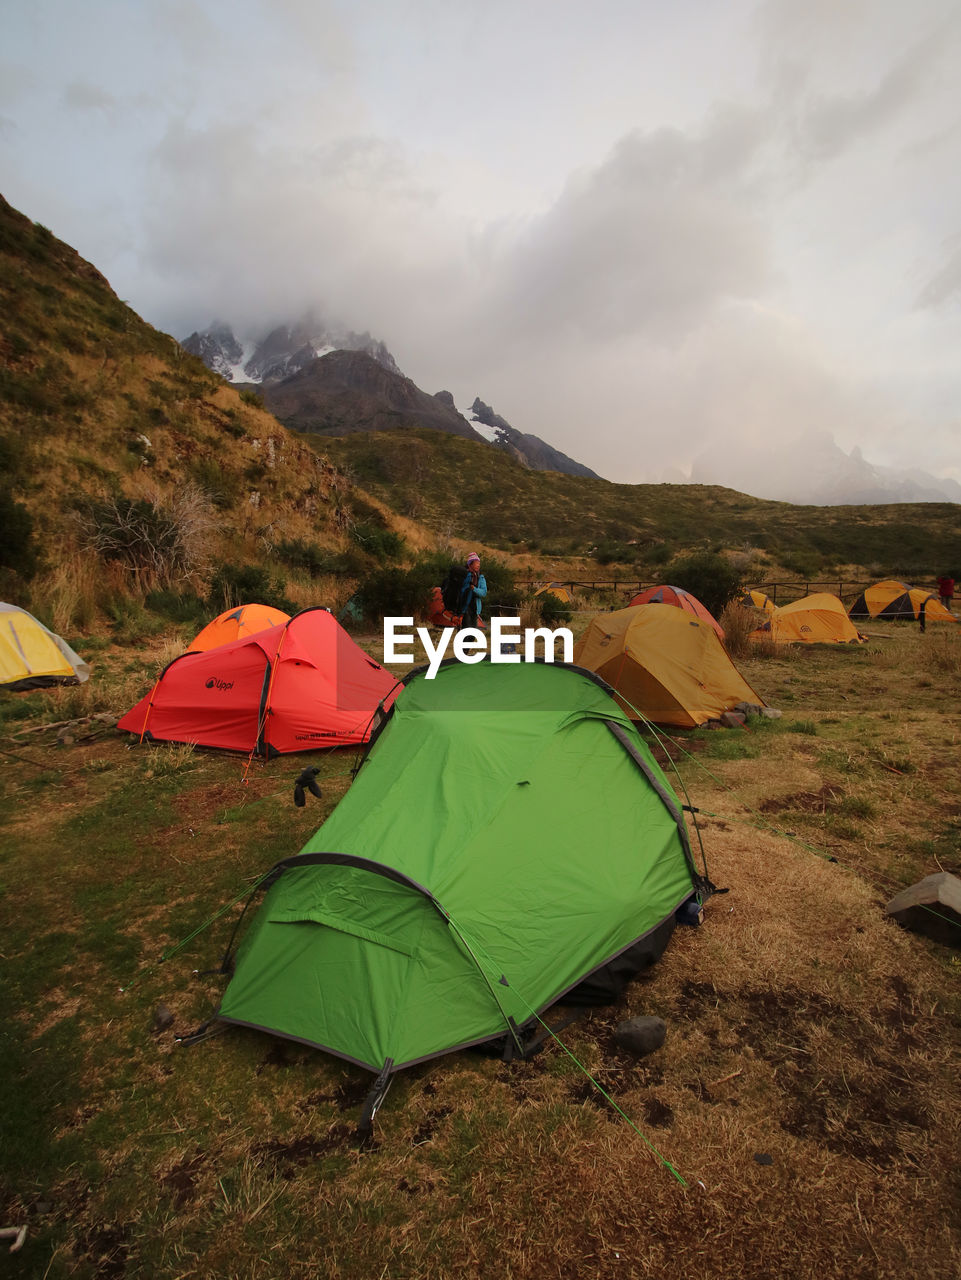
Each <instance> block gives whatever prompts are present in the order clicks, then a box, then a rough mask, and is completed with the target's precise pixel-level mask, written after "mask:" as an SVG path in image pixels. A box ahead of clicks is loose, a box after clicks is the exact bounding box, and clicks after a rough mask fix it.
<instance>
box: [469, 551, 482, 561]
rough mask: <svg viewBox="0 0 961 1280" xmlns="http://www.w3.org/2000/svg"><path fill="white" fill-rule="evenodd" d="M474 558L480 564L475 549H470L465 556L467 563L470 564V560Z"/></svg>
mask: <svg viewBox="0 0 961 1280" xmlns="http://www.w3.org/2000/svg"><path fill="white" fill-rule="evenodd" d="M474 560H476V561H477V563H478V564H480V556H479V555H478V554H477V552H476V551H472V552H471V553H470V555H469V556H468V557H467V563H468V564H471V562H472V561H474Z"/></svg>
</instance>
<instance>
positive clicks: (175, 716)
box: [117, 609, 397, 756]
mask: <svg viewBox="0 0 961 1280" xmlns="http://www.w3.org/2000/svg"><path fill="white" fill-rule="evenodd" d="M396 689H397V681H396V680H395V678H394V677H393V676H392V675H391V674H390V672H388V671H385V670H384V668H383V667H382V666H381V665H380V663H379V662H375V661H374V659H373V658H371V657H369V656H368V655H367V654H366V653H364V651H363V649H361V648H360V646H359V645H357V644H356V643H355V642H354V641H353V640H352V639H351V637H350V636H349V635H348V634H347V632H346V631H345V630H344V629H343V627H342V626H341V625H340V624H339V623H338V622H337V620H336V618H334V616H333V614H331V613H329V612H328V610H326V609H304V610H302V611H301V612H300V613H297V614H295V615H294V616H293V617H292V618H291V619H290V620H289V621H288V622H285V623H284V624H283V625H282V626H277V627H270V628H269V629H268V630H266V631H258V632H256V633H255V634H254V635H251V636H247V637H246V638H244V639H240V640H234V641H233V642H232V643H230V644H223V645H220V646H219V647H218V648H216V649H208V650H207V651H206V652H202V653H184V654H181V656H180V657H179V658H175V659H174V660H173V662H171V663H169V664H168V665H167V666H166V667H165V668H164V670H163V671H162V672H161V674H160V678H159V679H158V680H157V683H156V684H155V685H154V687H153V689H152V690H151V692H150V693H149V694H148V695H147V696H146V697H144V698H142V699H141V700H140V702H138V703H137V705H136V706H135V707H133V708H131V710H130V711H128V712H127V714H126V715H125V716H123V717H122V719H121V720H120V721H119V722H118V725H117V727H118V729H122V730H124V731H126V732H128V733H136V734H138V735H139V736H140V737H141V738H147V739H149V740H152V741H163V742H191V743H194V744H195V745H197V746H203V747H220V748H223V749H224V750H228V751H252V752H256V753H257V754H259V755H263V756H273V755H277V754H279V753H282V752H288V751H310V750H313V749H316V748H318V747H334V746H345V745H350V744H357V743H360V742H364V741H366V739H367V737H368V735H369V733H370V724H371V720H372V719H373V716H374V713H375V711H376V710H377V707H378V706H379V705H380V703H381V702H382V701H384V700H385V699H390V698H391V697H392V695H393V693H394V692H395V690H396Z"/></svg>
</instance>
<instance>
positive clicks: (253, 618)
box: [188, 604, 290, 653]
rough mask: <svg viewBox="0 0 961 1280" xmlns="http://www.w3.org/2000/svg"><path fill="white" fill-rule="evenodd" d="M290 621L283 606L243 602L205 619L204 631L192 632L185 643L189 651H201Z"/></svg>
mask: <svg viewBox="0 0 961 1280" xmlns="http://www.w3.org/2000/svg"><path fill="white" fill-rule="evenodd" d="M289 621H290V614H289V613H284V612H283V610H282V609H272V608H271V607H270V605H269V604H242V605H240V606H239V607H238V608H236V609H228V610H226V612H225V613H222V614H220V615H219V616H218V617H216V618H214V620H213V622H208V623H207V625H206V626H205V627H204V629H203V631H201V632H199V633H198V634H197V635H195V636H194V638H193V640H191V642H190V644H189V645H188V651H189V652H190V653H201V652H203V651H205V650H207V649H216V648H217V646H218V645H221V644H229V643H230V641H231V640H243V639H244V638H245V637H246V636H252V635H254V634H255V633H256V632H258V631H266V630H267V628H268V627H279V626H282V625H283V624H284V623H285V622H289Z"/></svg>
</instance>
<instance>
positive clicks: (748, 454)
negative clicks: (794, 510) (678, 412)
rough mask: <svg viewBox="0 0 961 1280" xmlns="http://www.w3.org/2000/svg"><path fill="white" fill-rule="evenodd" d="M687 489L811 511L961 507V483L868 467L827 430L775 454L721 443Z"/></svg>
mask: <svg viewBox="0 0 961 1280" xmlns="http://www.w3.org/2000/svg"><path fill="white" fill-rule="evenodd" d="M665 478H666V479H671V480H676V481H678V482H680V483H683V484H721V483H724V484H727V485H731V486H732V487H734V488H736V489H738V490H739V491H740V492H742V493H749V494H752V495H753V496H754V497H758V498H762V497H763V498H771V499H775V500H777V501H781V502H794V503H798V504H804V505H811V506H852V505H855V506H857V505H864V504H875V503H893V502H961V484H958V482H957V481H956V480H951V479H947V478H940V477H938V476H933V475H930V474H929V473H928V472H926V471H922V470H920V469H919V468H910V469H899V468H896V467H883V466H879V465H876V464H874V463H871V462H869V461H868V460H867V459H866V458H865V457H864V455H863V454H862V452H861V450H860V448H858V447H857V446H855V447H854V448H853V449H852V450H851V451H850V453H846V452H845V451H844V450H843V449H842V448H841V447H840V445H838V444H837V443H836V442H835V440H834V438H833V436H832V435H831V434H830V433H829V432H827V431H812V432H810V433H809V434H807V435H806V436H804V437H803V438H801V437H795V438H794V439H793V440H787V441H782V442H781V444H780V445H779V446H778V448H777V450H776V451H775V450H772V449H771V448H770V447H769V446H760V447H756V446H755V445H753V444H750V445H749V444H748V443H746V442H744V441H725V442H724V443H721V442H718V443H715V444H713V445H711V446H710V448H708V449H705V450H704V451H703V452H702V453H701V454H700V455H699V456H698V458H697V459H696V460H695V462H694V464H693V466H692V468H691V472H690V475H687V476H685V475H682V474H680V473H677V474H675V475H671V476H669V477H665Z"/></svg>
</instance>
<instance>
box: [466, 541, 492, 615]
mask: <svg viewBox="0 0 961 1280" xmlns="http://www.w3.org/2000/svg"><path fill="white" fill-rule="evenodd" d="M467 569H468V572H469V574H470V576H469V577H468V578H465V580H464V587H463V590H462V592H461V605H462V608H461V613H462V615H463V616H462V618H461V624H460V625H461V627H462V628H463V627H476V626H478V625H479V621H480V616H481V609H482V607H483V602H484V599H485V597H486V596H487V579H486V578H485V577H484V575H483V574H482V573H481V564H480V556H479V555H478V554H477V552H476V551H472V552H471V553H470V555H469V556H468V557H467Z"/></svg>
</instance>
